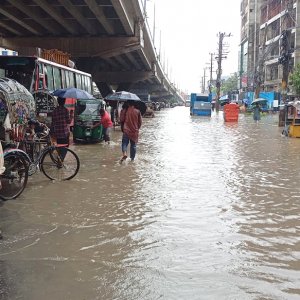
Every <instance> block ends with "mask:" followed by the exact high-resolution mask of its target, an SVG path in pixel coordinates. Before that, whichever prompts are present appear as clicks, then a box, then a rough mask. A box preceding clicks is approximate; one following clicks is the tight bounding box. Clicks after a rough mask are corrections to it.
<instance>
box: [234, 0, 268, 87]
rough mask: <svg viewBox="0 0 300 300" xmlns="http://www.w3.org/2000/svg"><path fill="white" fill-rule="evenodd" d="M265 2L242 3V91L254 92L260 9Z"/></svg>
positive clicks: (240, 76)
mask: <svg viewBox="0 0 300 300" xmlns="http://www.w3.org/2000/svg"><path fill="white" fill-rule="evenodd" d="M262 1H263V0H242V1H241V43H240V51H239V79H240V90H241V91H253V89H254V77H255V68H256V66H257V64H258V50H259V35H258V34H257V32H258V29H259V26H260V9H259V8H260V7H261V3H262Z"/></svg>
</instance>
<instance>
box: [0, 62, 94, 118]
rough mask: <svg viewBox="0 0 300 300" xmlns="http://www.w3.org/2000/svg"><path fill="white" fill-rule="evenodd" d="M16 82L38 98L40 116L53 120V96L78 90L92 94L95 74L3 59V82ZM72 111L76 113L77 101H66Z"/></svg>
mask: <svg viewBox="0 0 300 300" xmlns="http://www.w3.org/2000/svg"><path fill="white" fill-rule="evenodd" d="M1 77H8V78H12V79H15V80H16V81H18V82H19V83H21V84H22V85H24V86H25V87H26V88H27V89H28V90H29V91H30V92H31V93H32V94H33V96H34V98H35V102H36V111H37V116H39V117H44V118H43V119H47V117H49V116H51V112H52V111H53V109H54V106H55V101H56V100H55V98H54V97H53V96H51V92H53V91H54V90H57V89H61V88H69V87H76V88H79V89H82V90H85V91H87V92H88V93H90V94H91V93H92V76H91V74H88V73H85V72H82V71H79V70H76V69H73V68H70V67H67V66H64V65H61V64H57V63H55V62H52V61H49V60H46V59H43V58H40V57H33V56H32V57H29V56H0V78H1ZM66 106H67V108H69V110H74V109H75V99H66Z"/></svg>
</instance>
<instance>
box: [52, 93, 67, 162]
mask: <svg viewBox="0 0 300 300" xmlns="http://www.w3.org/2000/svg"><path fill="white" fill-rule="evenodd" d="M57 102H58V106H57V107H56V108H55V109H54V110H53V112H52V121H51V126H50V136H51V138H54V139H55V140H56V143H57V144H60V145H65V147H69V144H70V123H71V117H70V114H69V111H68V110H67V108H65V102H66V99H65V98H61V97H58V98H57ZM59 154H60V157H61V159H62V160H64V159H65V157H66V154H67V150H66V148H61V149H59Z"/></svg>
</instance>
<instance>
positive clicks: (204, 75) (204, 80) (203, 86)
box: [202, 68, 206, 93]
mask: <svg viewBox="0 0 300 300" xmlns="http://www.w3.org/2000/svg"><path fill="white" fill-rule="evenodd" d="M205 84H206V68H204V69H203V77H202V93H205V88H206V86H205Z"/></svg>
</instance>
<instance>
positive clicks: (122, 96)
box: [105, 91, 147, 115]
mask: <svg viewBox="0 0 300 300" xmlns="http://www.w3.org/2000/svg"><path fill="white" fill-rule="evenodd" d="M105 100H106V101H110V102H111V101H118V102H131V103H133V104H134V106H135V107H136V108H137V109H139V110H140V112H141V114H142V115H143V114H144V113H145V112H146V110H147V106H146V103H145V102H143V101H142V100H141V99H140V98H139V97H138V96H137V95H136V94H133V93H129V92H126V91H121V92H115V93H112V94H110V95H108V96H106V97H105Z"/></svg>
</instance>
